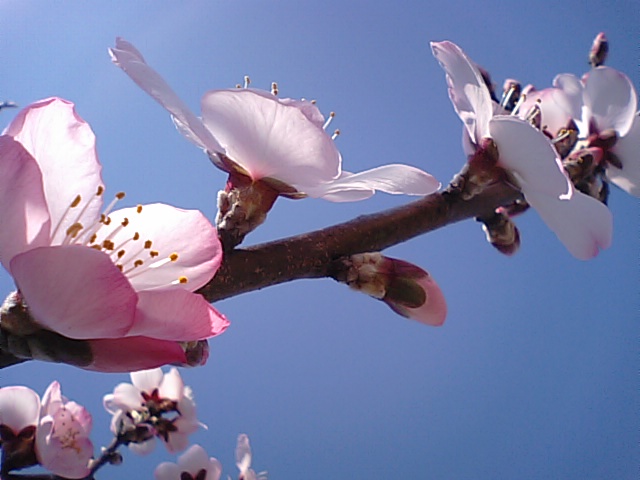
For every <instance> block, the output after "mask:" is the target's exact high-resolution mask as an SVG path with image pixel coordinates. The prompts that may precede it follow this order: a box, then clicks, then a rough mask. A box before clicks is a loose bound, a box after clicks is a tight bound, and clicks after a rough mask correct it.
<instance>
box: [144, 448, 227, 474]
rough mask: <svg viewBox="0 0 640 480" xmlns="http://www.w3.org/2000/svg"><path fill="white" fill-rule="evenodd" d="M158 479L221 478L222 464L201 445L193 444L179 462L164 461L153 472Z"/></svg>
mask: <svg viewBox="0 0 640 480" xmlns="http://www.w3.org/2000/svg"><path fill="white" fill-rule="evenodd" d="M153 473H154V475H155V477H156V480H219V479H220V475H221V474H222V465H220V462H219V461H218V460H216V459H215V458H213V457H211V458H209V456H208V455H207V452H206V451H205V449H204V448H202V447H201V446H200V445H191V446H190V447H189V448H188V449H187V451H186V452H184V453H183V454H182V455H180V456H179V457H178V463H177V464H175V463H170V462H163V463H161V464H160V465H158V466H157V467H156V469H155V471H154V472H153Z"/></svg>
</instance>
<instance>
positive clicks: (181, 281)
mask: <svg viewBox="0 0 640 480" xmlns="http://www.w3.org/2000/svg"><path fill="white" fill-rule="evenodd" d="M188 281H189V279H188V278H187V277H180V278H178V282H180V283H187V282H188Z"/></svg>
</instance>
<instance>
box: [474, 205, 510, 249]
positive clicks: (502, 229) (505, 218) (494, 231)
mask: <svg viewBox="0 0 640 480" xmlns="http://www.w3.org/2000/svg"><path fill="white" fill-rule="evenodd" d="M478 221H480V222H482V229H483V230H484V233H485V235H486V236H487V241H488V242H489V243H490V244H491V245H493V247H494V248H495V249H496V250H498V251H499V252H500V253H503V254H505V255H513V254H514V253H516V252H517V251H518V249H519V248H520V233H519V232H518V228H517V227H516V224H515V223H513V221H512V220H511V219H510V218H509V215H507V214H506V213H504V211H502V210H497V211H496V213H495V214H494V215H492V216H491V217H486V218H481V219H480V218H479V219H478Z"/></svg>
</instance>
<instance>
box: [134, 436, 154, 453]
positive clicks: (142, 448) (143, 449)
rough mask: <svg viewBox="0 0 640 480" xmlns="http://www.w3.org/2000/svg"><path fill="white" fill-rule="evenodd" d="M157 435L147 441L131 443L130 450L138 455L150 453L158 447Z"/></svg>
mask: <svg viewBox="0 0 640 480" xmlns="http://www.w3.org/2000/svg"><path fill="white" fill-rule="evenodd" d="M156 443H157V441H156V437H151V438H150V439H149V440H147V441H146V442H142V443H130V444H129V450H131V451H132V452H133V453H135V454H136V455H149V454H150V453H151V452H153V450H154V449H155V448H156Z"/></svg>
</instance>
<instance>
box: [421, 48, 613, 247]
mask: <svg viewBox="0 0 640 480" xmlns="http://www.w3.org/2000/svg"><path fill="white" fill-rule="evenodd" d="M431 48H432V50H433V54H434V56H435V57H436V58H437V59H438V61H439V62H440V65H441V66H442V68H443V69H444V70H445V72H446V74H447V83H448V85H449V97H450V98H451V101H452V103H453V106H454V108H455V110H456V112H457V113H458V116H459V117H460V118H461V119H462V121H463V122H464V125H465V137H466V143H467V145H469V146H470V147H471V150H472V151H473V150H475V151H476V152H478V151H480V149H483V148H484V144H485V142H486V139H491V141H492V143H493V144H494V145H495V146H496V147H497V151H498V155H499V156H498V166H500V167H502V168H503V169H505V170H506V171H507V172H508V173H509V175H510V177H511V179H510V180H511V181H512V182H513V183H515V184H516V185H517V187H518V188H519V189H520V191H521V192H522V194H523V195H524V197H525V200H526V201H527V202H528V203H529V204H530V205H531V206H532V207H533V208H535V209H536V211H537V212H538V214H539V215H540V216H541V217H542V219H543V220H544V221H545V223H546V224H547V225H548V226H549V228H551V230H553V231H554V233H555V234H556V235H557V236H558V238H559V239H560V241H561V242H562V243H563V244H564V245H565V246H566V247H567V249H568V250H569V252H571V254H573V255H574V256H575V257H577V258H580V259H588V258H592V257H594V256H595V255H597V254H598V251H599V249H601V248H607V247H608V246H609V245H610V244H611V235H612V217H611V213H610V212H609V210H608V209H607V208H606V206H604V205H603V204H602V203H600V202H598V201H597V200H595V199H594V198H591V197H589V196H587V195H584V194H582V193H580V192H578V191H576V190H575V188H574V187H573V184H572V183H571V181H570V180H569V178H568V177H567V174H566V173H565V171H564V168H563V167H562V163H561V161H560V159H559V158H558V156H557V152H556V151H555V149H554V147H553V145H552V144H551V142H550V141H549V139H548V138H547V137H546V136H545V135H544V134H542V133H541V132H540V131H539V130H536V129H535V128H534V127H532V126H531V125H530V124H529V123H527V122H525V121H524V120H521V119H519V118H517V117H515V116H509V115H500V114H496V110H499V107H498V106H497V105H496V104H495V103H494V102H493V101H492V100H491V96H490V93H489V90H488V89H487V87H486V84H485V83H484V81H483V79H482V76H481V74H480V72H479V70H478V68H477V67H476V66H475V64H474V63H473V62H472V61H471V60H470V59H469V58H468V57H467V56H466V55H465V53H464V52H463V51H462V50H461V49H460V48H459V47H458V46H457V45H455V44H453V43H451V42H434V43H432V44H431ZM467 152H468V153H472V152H470V151H469V150H467Z"/></svg>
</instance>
